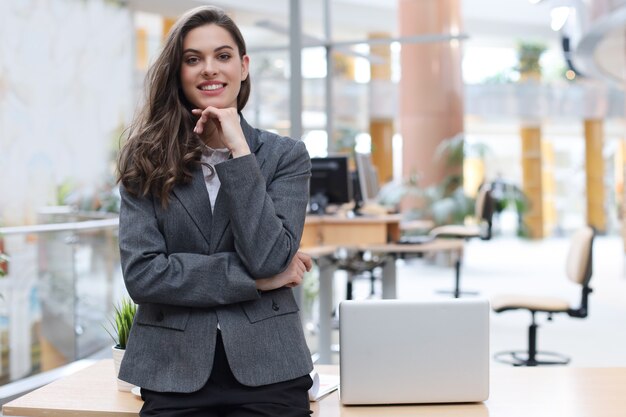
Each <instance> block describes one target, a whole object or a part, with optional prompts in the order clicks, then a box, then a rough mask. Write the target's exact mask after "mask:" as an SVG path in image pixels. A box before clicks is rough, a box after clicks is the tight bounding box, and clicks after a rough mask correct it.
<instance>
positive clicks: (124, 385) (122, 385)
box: [111, 346, 135, 392]
mask: <svg viewBox="0 0 626 417" xmlns="http://www.w3.org/2000/svg"><path fill="white" fill-rule="evenodd" d="M111 350H112V352H113V366H114V367H115V377H116V378H117V376H118V375H119V373H120V364H121V363H122V358H123V357H124V352H126V350H124V349H119V348H117V347H115V346H113V347H112V348H111ZM134 387H135V386H134V385H133V384H129V383H128V382H126V381H122V380H121V379H119V378H117V389H118V391H128V392H130V390H131V389H133V388H134Z"/></svg>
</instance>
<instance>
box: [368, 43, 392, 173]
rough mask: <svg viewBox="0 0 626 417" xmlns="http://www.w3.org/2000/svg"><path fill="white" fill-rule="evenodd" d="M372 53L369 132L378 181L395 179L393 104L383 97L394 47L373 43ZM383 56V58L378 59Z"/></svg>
mask: <svg viewBox="0 0 626 417" xmlns="http://www.w3.org/2000/svg"><path fill="white" fill-rule="evenodd" d="M390 36H391V35H390V34H388V33H371V34H370V35H369V38H370V39H381V38H382V39H385V38H389V37H390ZM370 55H371V56H372V60H373V61H370V79H371V81H370V136H371V138H372V163H373V164H374V166H375V167H376V169H377V170H378V183H379V184H385V183H386V182H389V181H391V180H392V179H393V146H392V141H393V117H394V112H393V106H392V105H390V104H389V103H387V100H384V97H385V96H386V97H389V92H390V91H391V49H390V47H389V45H388V44H382V45H371V46H370ZM378 60H380V62H378Z"/></svg>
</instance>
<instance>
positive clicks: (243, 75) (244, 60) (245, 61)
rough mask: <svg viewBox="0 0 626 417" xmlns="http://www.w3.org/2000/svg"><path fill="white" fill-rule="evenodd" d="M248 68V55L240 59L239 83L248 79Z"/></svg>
mask: <svg viewBox="0 0 626 417" xmlns="http://www.w3.org/2000/svg"><path fill="white" fill-rule="evenodd" d="M249 67H250V57H249V56H248V55H244V56H243V58H241V81H245V79H246V78H248V74H249Z"/></svg>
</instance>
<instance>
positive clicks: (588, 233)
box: [566, 226, 594, 286]
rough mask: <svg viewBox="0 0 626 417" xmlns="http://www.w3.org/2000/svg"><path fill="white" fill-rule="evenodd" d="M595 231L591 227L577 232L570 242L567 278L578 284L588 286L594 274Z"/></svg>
mask: <svg viewBox="0 0 626 417" xmlns="http://www.w3.org/2000/svg"><path fill="white" fill-rule="evenodd" d="M593 236H594V231H593V228H592V227H590V226H585V227H583V228H581V229H579V230H577V231H576V232H575V233H574V235H573V236H572V238H571V240H570V246H569V251H568V253H567V264H566V273H567V277H568V278H569V279H570V280H571V281H572V282H575V283H576V284H580V285H582V286H587V285H588V284H589V280H590V279H591V274H592V270H591V269H592V268H591V267H592V246H593Z"/></svg>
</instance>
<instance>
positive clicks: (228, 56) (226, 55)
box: [218, 54, 230, 61]
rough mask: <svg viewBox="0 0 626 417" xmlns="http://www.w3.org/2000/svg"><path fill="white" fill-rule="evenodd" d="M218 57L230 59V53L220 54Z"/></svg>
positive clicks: (225, 59)
mask: <svg viewBox="0 0 626 417" xmlns="http://www.w3.org/2000/svg"><path fill="white" fill-rule="evenodd" d="M218 58H219V59H220V60H222V61H227V60H229V59H230V54H220V55H219V57H218Z"/></svg>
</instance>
